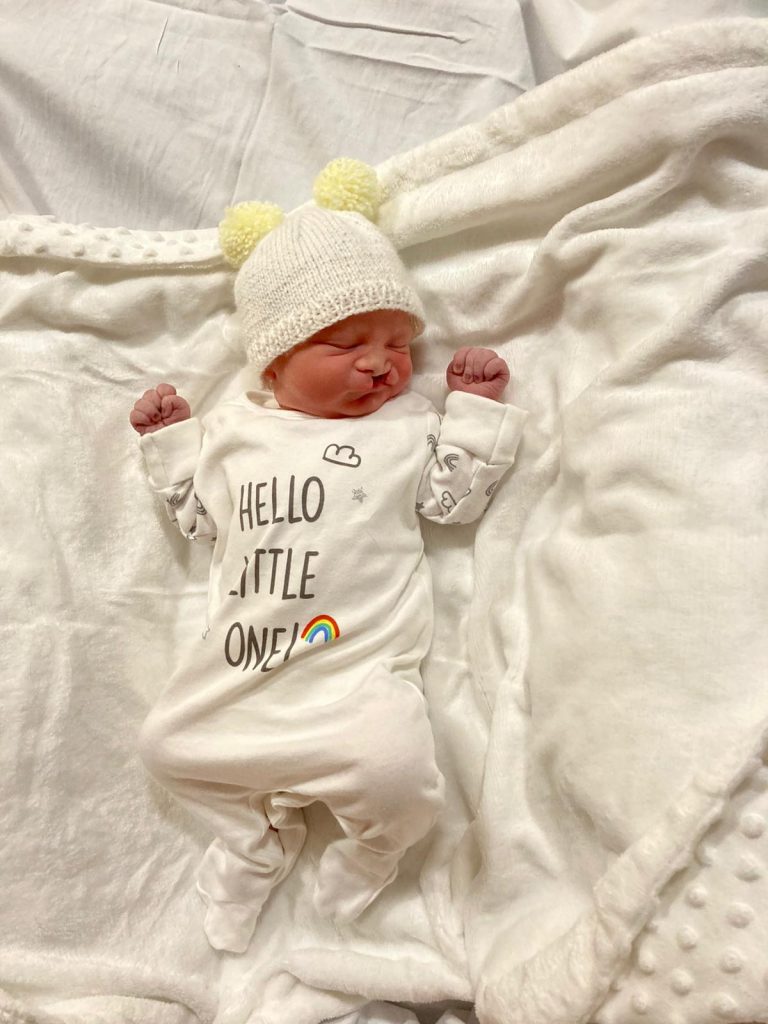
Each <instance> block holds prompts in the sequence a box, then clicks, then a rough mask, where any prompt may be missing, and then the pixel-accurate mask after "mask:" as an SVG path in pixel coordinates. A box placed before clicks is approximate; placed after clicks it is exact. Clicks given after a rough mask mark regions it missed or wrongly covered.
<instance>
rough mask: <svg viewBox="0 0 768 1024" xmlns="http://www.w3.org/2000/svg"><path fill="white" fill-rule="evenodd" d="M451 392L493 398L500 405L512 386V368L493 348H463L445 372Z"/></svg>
mask: <svg viewBox="0 0 768 1024" xmlns="http://www.w3.org/2000/svg"><path fill="white" fill-rule="evenodd" d="M445 378H446V380H447V381H448V387H449V388H450V389H451V391H466V392H468V393H469V394H470V395H480V397H481V398H491V399H493V400H494V401H495V402H498V401H499V399H500V398H501V395H502V392H503V391H504V388H505V387H506V386H507V384H509V367H508V366H507V364H506V363H505V362H504V360H503V359H502V358H501V356H498V355H496V353H495V352H494V351H493V350H492V349H490V348H468V347H465V348H460V349H459V350H458V352H457V353H456V354H455V355H454V357H453V359H452V360H451V362H450V365H449V366H448V369H447V370H446V373H445Z"/></svg>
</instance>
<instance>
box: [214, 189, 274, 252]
mask: <svg viewBox="0 0 768 1024" xmlns="http://www.w3.org/2000/svg"><path fill="white" fill-rule="evenodd" d="M283 217H284V214H283V211H282V210H281V209H280V207H279V206H277V205H276V204H275V203H238V204H237V205H236V206H228V207H227V209H226V211H225V213H224V219H223V220H222V221H221V223H220V224H219V244H220V245H221V251H222V252H223V253H224V258H225V259H226V261H227V263H229V264H231V265H232V266H233V267H242V265H243V264H244V263H245V261H246V260H247V259H248V257H249V256H250V255H251V253H252V252H253V250H254V249H255V248H256V246H257V245H258V243H259V242H260V241H261V239H262V238H263V237H264V236H265V235H268V234H269V232H270V231H272V230H273V229H274V228H276V227H277V226H278V224H281V223H282V221H283Z"/></svg>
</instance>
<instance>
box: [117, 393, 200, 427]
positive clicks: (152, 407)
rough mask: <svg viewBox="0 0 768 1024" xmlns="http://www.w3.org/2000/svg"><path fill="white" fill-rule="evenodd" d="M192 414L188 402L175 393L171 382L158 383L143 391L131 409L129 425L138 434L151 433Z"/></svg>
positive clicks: (185, 418)
mask: <svg viewBox="0 0 768 1024" xmlns="http://www.w3.org/2000/svg"><path fill="white" fill-rule="evenodd" d="M191 415H192V413H191V411H190V408H189V403H188V402H187V401H186V399H184V398H182V397H181V395H177V394H176V388H175V387H174V386H173V385H172V384H158V385H157V387H156V388H152V389H150V390H149V391H145V392H144V394H143V395H142V396H141V398H140V399H139V400H138V402H136V403H135V405H134V407H133V409H132V411H131V416H130V420H131V426H132V427H133V429H134V430H136V431H138V433H139V434H151V433H153V431H155V430H160V429H161V428H162V427H170V426H171V424H172V423H181V421H182V420H188V419H189V418H190V416H191Z"/></svg>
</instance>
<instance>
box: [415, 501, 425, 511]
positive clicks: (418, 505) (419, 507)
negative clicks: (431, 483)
mask: <svg viewBox="0 0 768 1024" xmlns="http://www.w3.org/2000/svg"><path fill="white" fill-rule="evenodd" d="M423 508H424V502H423V501H417V502H416V511H417V512H421V510H422V509H423Z"/></svg>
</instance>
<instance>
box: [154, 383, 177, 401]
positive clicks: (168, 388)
mask: <svg viewBox="0 0 768 1024" xmlns="http://www.w3.org/2000/svg"><path fill="white" fill-rule="evenodd" d="M155 390H156V391H157V393H158V395H159V396H160V397H161V398H166V397H167V396H168V395H175V394H176V388H175V387H174V386H173V384H158V385H157V388H156V389H155Z"/></svg>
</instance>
